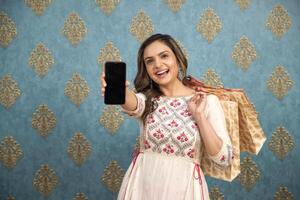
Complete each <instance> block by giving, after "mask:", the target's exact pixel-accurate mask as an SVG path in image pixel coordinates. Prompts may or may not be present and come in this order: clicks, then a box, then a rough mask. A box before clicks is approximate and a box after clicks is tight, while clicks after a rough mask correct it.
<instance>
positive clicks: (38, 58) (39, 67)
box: [28, 43, 54, 78]
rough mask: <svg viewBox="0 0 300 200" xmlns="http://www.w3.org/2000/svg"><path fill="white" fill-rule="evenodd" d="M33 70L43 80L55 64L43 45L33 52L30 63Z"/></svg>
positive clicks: (40, 44)
mask: <svg viewBox="0 0 300 200" xmlns="http://www.w3.org/2000/svg"><path fill="white" fill-rule="evenodd" d="M28 63H29V65H31V67H32V68H33V70H34V71H35V72H36V73H37V74H38V75H39V77H40V78H43V77H44V76H45V75H46V74H47V73H48V71H49V69H50V68H51V67H52V65H53V64H54V59H53V56H52V55H51V53H50V52H49V50H48V49H47V48H46V47H45V46H44V44H43V43H39V44H38V45H37V46H36V47H35V49H33V51H32V52H31V55H30V57H29V61H28Z"/></svg>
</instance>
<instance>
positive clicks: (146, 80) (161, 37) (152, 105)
mask: <svg viewBox="0 0 300 200" xmlns="http://www.w3.org/2000/svg"><path fill="white" fill-rule="evenodd" d="M155 41H159V42H162V43H164V44H165V45H167V46H168V47H169V48H170V49H171V50H172V51H173V53H174V55H175V57H176V60H177V64H178V67H179V71H180V73H181V74H182V78H183V77H184V76H186V69H187V66H188V63H187V59H186V57H185V55H184V53H183V52H182V50H181V49H180V47H179V45H178V44H177V42H176V41H175V40H174V39H173V38H172V37H171V36H170V35H166V34H154V35H152V36H150V37H149V38H147V39H146V40H145V41H144V42H143V43H142V45H141V46H140V49H139V51H138V57H137V64H138V71H137V75H136V77H135V79H134V86H135V89H136V91H137V92H141V93H143V94H144V95H145V96H146V102H145V110H144V113H143V114H142V120H143V122H144V123H145V120H146V118H147V116H148V115H149V114H150V113H152V112H153V111H154V110H155V109H156V108H157V102H156V101H155V100H154V98H156V97H159V96H162V95H163V93H162V92H161V91H160V89H159V86H158V85H157V84H156V83H155V82H154V81H152V80H151V78H150V77H149V75H148V73H147V70H146V65H145V63H144V51H145V49H146V47H147V46H149V45H150V44H152V43H153V42H155Z"/></svg>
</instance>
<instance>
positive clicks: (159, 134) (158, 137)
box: [153, 129, 164, 140]
mask: <svg viewBox="0 0 300 200" xmlns="http://www.w3.org/2000/svg"><path fill="white" fill-rule="evenodd" d="M153 136H154V137H155V138H156V139H158V140H159V139H162V138H164V134H163V133H162V132H161V130H160V129H158V130H157V131H156V132H154V133H153Z"/></svg>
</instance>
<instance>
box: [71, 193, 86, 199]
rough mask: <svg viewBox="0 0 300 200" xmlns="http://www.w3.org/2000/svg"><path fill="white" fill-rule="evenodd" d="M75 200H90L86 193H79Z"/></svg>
mask: <svg viewBox="0 0 300 200" xmlns="http://www.w3.org/2000/svg"><path fill="white" fill-rule="evenodd" d="M73 200H88V198H87V197H86V196H85V194H84V193H82V192H79V193H77V194H76V196H75V197H74V198H73Z"/></svg>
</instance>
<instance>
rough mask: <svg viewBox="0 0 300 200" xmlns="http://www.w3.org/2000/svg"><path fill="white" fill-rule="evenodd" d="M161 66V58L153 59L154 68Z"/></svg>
mask: <svg viewBox="0 0 300 200" xmlns="http://www.w3.org/2000/svg"><path fill="white" fill-rule="evenodd" d="M161 66H162V62H161V60H160V59H156V60H155V65H154V67H155V68H160V67H161Z"/></svg>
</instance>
